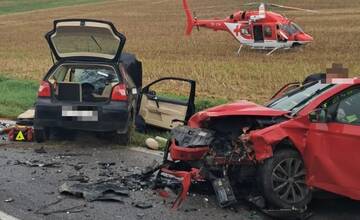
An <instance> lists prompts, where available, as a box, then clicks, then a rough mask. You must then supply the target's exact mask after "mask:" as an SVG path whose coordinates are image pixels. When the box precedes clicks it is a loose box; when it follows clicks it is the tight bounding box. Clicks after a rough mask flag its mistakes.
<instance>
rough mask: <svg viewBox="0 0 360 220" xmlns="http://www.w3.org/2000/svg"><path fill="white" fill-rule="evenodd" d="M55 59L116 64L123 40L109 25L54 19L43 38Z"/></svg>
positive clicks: (99, 22)
mask: <svg viewBox="0 0 360 220" xmlns="http://www.w3.org/2000/svg"><path fill="white" fill-rule="evenodd" d="M45 38H46V40H47V42H48V44H49V47H50V49H51V52H52V54H53V55H54V56H55V58H56V60H60V59H65V58H82V59H91V58H92V59H93V58H96V59H103V60H107V61H113V62H116V61H118V60H119V58H120V56H121V52H122V49H123V47H124V45H125V41H126V38H125V36H124V35H123V34H121V33H119V32H118V31H117V30H116V28H115V26H114V25H113V24H112V23H111V22H107V21H99V20H90V19H66V20H55V21H54V29H53V30H52V31H50V32H49V33H47V34H46V36H45Z"/></svg>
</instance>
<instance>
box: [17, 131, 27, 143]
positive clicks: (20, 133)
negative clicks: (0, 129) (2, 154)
mask: <svg viewBox="0 0 360 220" xmlns="http://www.w3.org/2000/svg"><path fill="white" fill-rule="evenodd" d="M15 140H17V141H23V140H25V138H24V135H23V133H22V132H21V131H19V133H18V134H17V135H16V138H15Z"/></svg>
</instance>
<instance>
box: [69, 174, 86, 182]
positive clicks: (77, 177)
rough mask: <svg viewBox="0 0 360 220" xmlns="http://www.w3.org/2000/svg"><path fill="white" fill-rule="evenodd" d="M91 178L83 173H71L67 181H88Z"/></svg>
mask: <svg viewBox="0 0 360 220" xmlns="http://www.w3.org/2000/svg"><path fill="white" fill-rule="evenodd" d="M89 180H90V178H89V177H88V176H86V175H84V174H82V173H80V174H78V175H69V176H68V178H67V181H78V182H80V183H87V182H89Z"/></svg>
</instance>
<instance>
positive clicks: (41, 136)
mask: <svg viewBox="0 0 360 220" xmlns="http://www.w3.org/2000/svg"><path fill="white" fill-rule="evenodd" d="M48 138H49V129H44V128H41V129H39V128H35V129H34V139H35V141H36V142H37V143H42V142H44V141H46V140H47V139H48Z"/></svg>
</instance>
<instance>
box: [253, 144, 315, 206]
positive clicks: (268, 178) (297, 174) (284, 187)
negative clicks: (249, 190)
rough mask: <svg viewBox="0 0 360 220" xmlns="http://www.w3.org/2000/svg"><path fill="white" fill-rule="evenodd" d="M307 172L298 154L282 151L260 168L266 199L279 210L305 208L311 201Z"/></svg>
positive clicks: (291, 151)
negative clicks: (306, 179)
mask: <svg viewBox="0 0 360 220" xmlns="http://www.w3.org/2000/svg"><path fill="white" fill-rule="evenodd" d="M305 178H306V170H305V166H304V162H303V160H302V159H301V156H300V155H299V153H298V152H296V151H295V150H291V149H285V150H280V151H277V152H275V153H274V155H273V157H272V158H269V159H267V160H265V161H264V164H263V165H262V166H261V168H260V186H261V188H262V191H263V194H264V197H265V199H266V200H267V201H268V202H269V203H270V204H271V205H272V206H275V207H278V208H291V207H297V208H303V207H305V206H306V205H307V204H308V203H309V202H310V200H311V191H310V189H309V188H308V186H307V185H306V182H305Z"/></svg>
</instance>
